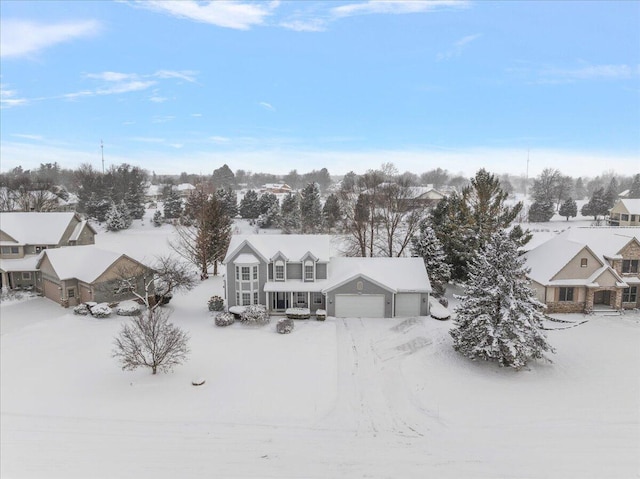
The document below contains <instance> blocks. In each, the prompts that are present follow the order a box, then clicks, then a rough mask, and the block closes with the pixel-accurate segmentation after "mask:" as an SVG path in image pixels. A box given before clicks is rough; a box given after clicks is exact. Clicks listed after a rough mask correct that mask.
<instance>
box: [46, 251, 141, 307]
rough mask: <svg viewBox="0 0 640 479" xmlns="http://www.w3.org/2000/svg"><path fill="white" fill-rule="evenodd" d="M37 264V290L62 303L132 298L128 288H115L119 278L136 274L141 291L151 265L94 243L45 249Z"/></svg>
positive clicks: (68, 304) (137, 286)
mask: <svg viewBox="0 0 640 479" xmlns="http://www.w3.org/2000/svg"><path fill="white" fill-rule="evenodd" d="M36 268H37V270H38V274H37V284H36V290H37V291H39V292H41V293H42V294H43V295H44V296H45V297H47V298H49V299H51V300H53V301H55V302H57V303H59V304H60V305H62V306H64V307H69V306H76V305H78V304H80V303H84V302H88V301H95V302H98V303H102V302H115V301H123V300H125V299H131V298H134V297H135V295H134V294H132V293H131V292H126V293H119V292H118V289H119V281H120V280H121V279H123V278H127V279H130V278H136V280H135V283H136V290H137V291H140V292H142V291H144V282H145V278H150V277H151V275H152V274H153V270H152V269H151V268H149V267H147V266H145V265H144V264H142V263H139V262H138V261H136V260H134V259H132V258H130V257H129V256H127V255H125V254H121V253H115V252H113V251H107V250H103V249H99V248H97V247H96V246H79V247H77V248H58V249H50V250H45V251H43V252H42V254H40V255H39V256H38V260H37V263H36Z"/></svg>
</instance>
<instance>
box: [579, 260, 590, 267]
mask: <svg viewBox="0 0 640 479" xmlns="http://www.w3.org/2000/svg"><path fill="white" fill-rule="evenodd" d="M587 263H588V260H587V258H581V259H580V267H581V268H586V267H587Z"/></svg>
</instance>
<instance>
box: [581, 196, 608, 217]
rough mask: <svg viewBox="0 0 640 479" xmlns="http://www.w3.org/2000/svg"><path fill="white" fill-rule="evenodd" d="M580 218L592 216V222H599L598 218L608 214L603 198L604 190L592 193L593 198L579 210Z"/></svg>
mask: <svg viewBox="0 0 640 479" xmlns="http://www.w3.org/2000/svg"><path fill="white" fill-rule="evenodd" d="M580 214H581V215H582V216H593V220H594V221H595V222H596V223H597V222H599V217H600V216H606V215H608V214H609V204H608V202H607V199H606V197H605V191H604V188H598V189H597V190H596V191H594V192H593V196H591V199H590V200H589V202H588V203H586V204H585V205H584V206H583V207H582V209H581V210H580Z"/></svg>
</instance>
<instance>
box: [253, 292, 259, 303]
mask: <svg viewBox="0 0 640 479" xmlns="http://www.w3.org/2000/svg"><path fill="white" fill-rule="evenodd" d="M253 304H258V292H257V291H254V292H253Z"/></svg>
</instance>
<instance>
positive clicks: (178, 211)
mask: <svg viewBox="0 0 640 479" xmlns="http://www.w3.org/2000/svg"><path fill="white" fill-rule="evenodd" d="M182 210H183V207H182V198H180V196H179V195H178V193H177V192H175V191H173V190H170V191H169V192H168V196H167V197H166V199H165V200H164V217H165V218H166V219H168V220H169V219H175V218H180V216H182Z"/></svg>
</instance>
